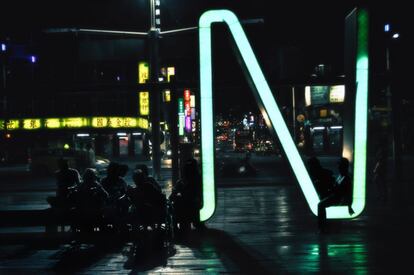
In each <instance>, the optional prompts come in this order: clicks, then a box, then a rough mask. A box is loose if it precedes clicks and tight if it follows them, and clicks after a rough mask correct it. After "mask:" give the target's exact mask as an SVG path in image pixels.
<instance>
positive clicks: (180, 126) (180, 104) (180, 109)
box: [178, 97, 185, 136]
mask: <svg viewBox="0 0 414 275" xmlns="http://www.w3.org/2000/svg"><path fill="white" fill-rule="evenodd" d="M184 124H185V116H184V101H183V98H181V97H180V98H179V99H178V135H179V136H183V135H184Z"/></svg>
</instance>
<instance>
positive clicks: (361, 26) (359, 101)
mask: <svg viewBox="0 0 414 275" xmlns="http://www.w3.org/2000/svg"><path fill="white" fill-rule="evenodd" d="M216 22H224V23H225V24H227V26H228V28H229V30H230V33H231V35H232V36H233V38H234V41H235V43H236V47H237V48H238V50H239V52H240V55H241V60H243V62H244V63H245V66H244V67H245V68H246V70H247V72H246V73H248V74H249V75H250V78H251V80H252V82H253V83H254V86H255V88H256V91H255V92H257V98H258V99H259V101H260V105H261V106H260V107H261V110H262V114H263V117H264V119H265V120H266V121H267V123H268V125H272V126H273V128H274V131H275V132H276V134H277V136H278V138H279V140H280V143H281V144H282V147H283V149H284V151H285V153H286V156H287V158H288V161H289V163H290V165H291V166H292V170H293V171H294V173H295V176H296V178H297V181H298V183H299V185H300V187H301V189H302V192H303V194H304V196H305V199H306V201H307V203H308V205H309V207H310V209H311V211H312V212H313V213H314V214H315V215H317V207H318V203H319V197H318V194H317V192H316V190H315V188H314V186H313V183H312V180H311V178H310V176H309V173H308V171H307V169H306V167H305V164H304V163H303V161H302V158H301V156H300V154H299V152H298V150H297V148H296V145H295V143H294V141H293V139H292V137H291V135H290V133H289V129H288V127H287V125H286V123H285V121H284V119H283V116H282V114H281V112H280V109H279V107H278V105H277V103H276V100H275V97H274V96H273V93H272V91H271V90H270V87H269V85H268V83H267V81H266V79H265V77H264V75H263V72H262V70H261V69H260V66H259V63H258V61H257V59H256V56H255V54H254V52H253V50H252V48H251V46H250V43H249V41H248V39H247V37H246V34H245V33H244V31H243V28H242V26H241V24H240V22H239V20H238V19H237V17H236V16H235V15H234V14H233V13H232V12H231V11H228V10H212V11H207V12H205V13H204V14H203V15H202V16H201V17H200V20H199V47H200V48H199V53H200V105H201V106H200V107H201V148H202V158H201V164H202V181H203V202H204V205H203V208H202V209H201V210H200V220H201V221H205V220H207V219H209V218H210V217H211V216H212V215H213V213H214V210H215V200H216V195H215V178H214V177H215V176H214V175H215V172H214V167H215V163H214V162H215V160H214V140H215V138H214V134H215V131H214V123H213V122H214V119H213V115H214V114H213V86H212V83H213V81H212V52H211V48H212V47H211V24H213V23H216ZM367 39H368V15H367V13H366V11H364V10H361V12H360V13H359V14H358V41H357V42H358V50H357V65H356V74H357V77H356V82H357V83H358V85H357V92H356V102H355V110H354V111H355V131H354V136H355V148H354V156H355V158H354V163H353V165H354V178H353V187H354V188H353V202H352V207H353V209H354V211H355V214H354V215H353V216H351V215H350V214H349V213H348V210H347V207H346V206H333V207H329V208H328V209H327V218H354V217H356V216H358V215H359V214H361V213H362V211H363V208H364V205H365V181H366V178H365V177H366V144H367V140H366V131H367V112H368V109H367V102H368V101H367V99H368V46H367ZM343 154H344V153H343Z"/></svg>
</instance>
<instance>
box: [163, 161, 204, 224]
mask: <svg viewBox="0 0 414 275" xmlns="http://www.w3.org/2000/svg"><path fill="white" fill-rule="evenodd" d="M181 174H182V178H181V179H180V180H179V181H178V182H177V183H176V186H175V187H174V190H173V192H172V193H171V196H170V199H171V200H172V202H173V204H174V211H175V213H176V216H177V219H178V221H179V222H180V221H181V222H180V225H183V226H184V227H187V226H188V225H191V223H193V225H194V226H195V227H196V228H203V227H204V224H203V223H201V222H200V209H201V208H202V207H203V192H202V179H201V175H200V172H199V169H198V163H197V160H195V159H194V158H191V159H188V160H187V161H186V162H185V164H184V167H183V169H182V173H181Z"/></svg>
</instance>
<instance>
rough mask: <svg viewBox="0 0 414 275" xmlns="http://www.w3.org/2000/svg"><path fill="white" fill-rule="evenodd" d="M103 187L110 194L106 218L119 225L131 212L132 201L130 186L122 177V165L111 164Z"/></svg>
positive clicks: (103, 181)
mask: <svg viewBox="0 0 414 275" xmlns="http://www.w3.org/2000/svg"><path fill="white" fill-rule="evenodd" d="M102 186H103V188H104V189H105V190H106V192H108V194H109V200H108V203H109V205H108V208H107V209H106V216H108V217H110V218H111V219H113V220H115V221H116V222H117V223H118V224H119V223H121V221H122V220H123V219H124V218H126V217H127V215H128V213H129V212H130V210H131V206H132V205H131V201H130V199H129V197H128V196H127V192H128V184H127V183H126V182H125V180H124V179H123V178H121V177H120V165H119V164H118V163H115V162H111V163H110V164H109V165H108V168H107V176H106V177H105V178H104V179H103V180H102Z"/></svg>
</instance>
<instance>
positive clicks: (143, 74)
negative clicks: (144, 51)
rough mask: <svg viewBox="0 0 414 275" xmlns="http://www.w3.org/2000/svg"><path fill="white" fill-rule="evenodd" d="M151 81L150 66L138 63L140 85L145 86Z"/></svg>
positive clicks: (145, 63)
mask: <svg viewBox="0 0 414 275" xmlns="http://www.w3.org/2000/svg"><path fill="white" fill-rule="evenodd" d="M148 79H149V66H148V63H147V62H139V63H138V84H144V83H146V82H147V80H148Z"/></svg>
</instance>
